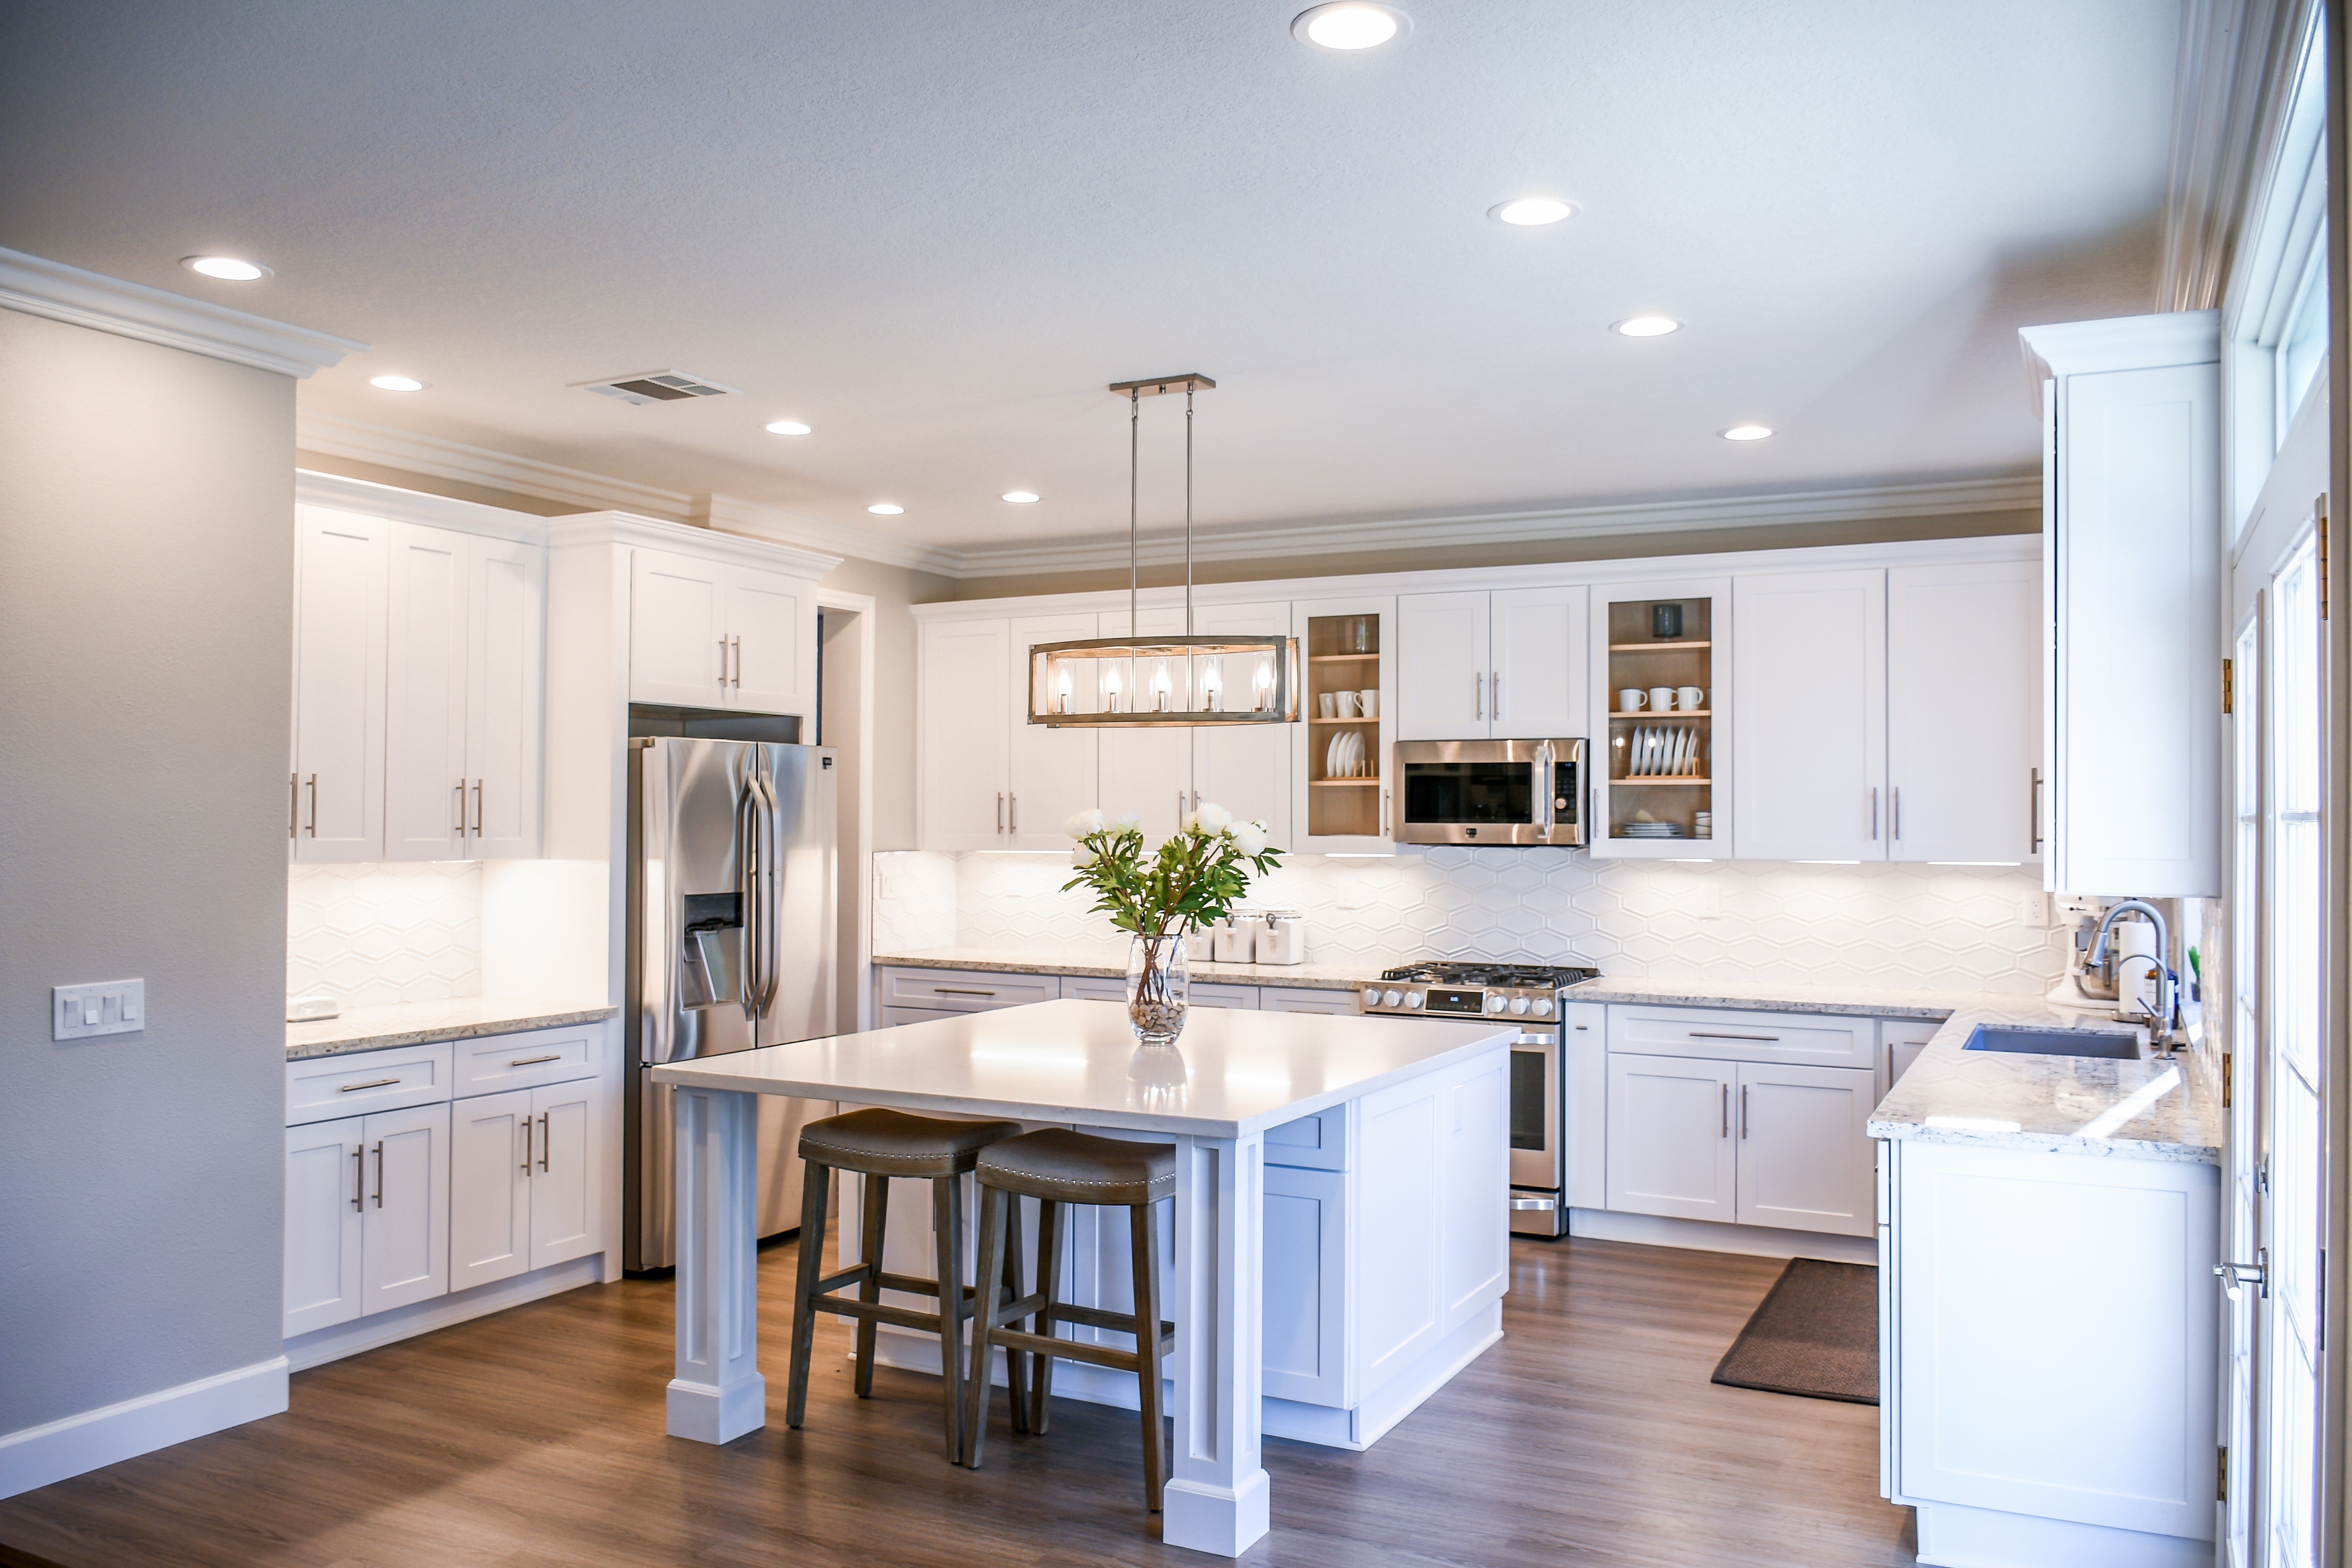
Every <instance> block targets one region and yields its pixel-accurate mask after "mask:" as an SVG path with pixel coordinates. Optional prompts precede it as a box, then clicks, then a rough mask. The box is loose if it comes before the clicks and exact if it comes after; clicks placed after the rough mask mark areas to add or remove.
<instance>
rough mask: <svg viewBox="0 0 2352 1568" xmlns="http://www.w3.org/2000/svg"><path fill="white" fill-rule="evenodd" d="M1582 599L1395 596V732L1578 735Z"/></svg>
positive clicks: (1410, 736) (1583, 595)
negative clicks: (1396, 662)
mask: <svg viewBox="0 0 2352 1568" xmlns="http://www.w3.org/2000/svg"><path fill="white" fill-rule="evenodd" d="M1588 598H1589V595H1588V593H1587V591H1586V590H1585V589H1584V588H1582V587H1581V586H1576V587H1561V588H1508V589H1499V590H1496V591H1494V592H1491V593H1489V592H1486V591H1485V590H1475V591H1471V592H1466V593H1453V594H1406V595H1402V596H1400V597H1399V598H1398V600H1397V652H1398V655H1399V660H1398V667H1397V701H1396V708H1397V711H1396V738H1397V739H1398V740H1400V741H1470V740H1485V739H1489V738H1492V739H1496V740H1528V741H1539V740H1543V739H1546V738H1548V737H1549V738H1559V737H1568V736H1577V735H1581V734H1583V733H1584V726H1585V715H1586V712H1587V709H1586V706H1585V700H1586V699H1585V692H1586V682H1585V679H1584V671H1583V660H1584V653H1585V636H1586V633H1585V624H1584V623H1585V611H1586V603H1587V600H1588Z"/></svg>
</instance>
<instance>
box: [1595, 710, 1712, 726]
mask: <svg viewBox="0 0 2352 1568" xmlns="http://www.w3.org/2000/svg"><path fill="white" fill-rule="evenodd" d="M1609 717H1611V718H1612V719H1634V720H1646V721H1649V722H1651V723H1653V724H1656V723H1660V722H1663V721H1666V720H1672V719H1712V718H1714V717H1715V713H1714V711H1713V710H1710V709H1706V708H1688V709H1685V708H1675V709H1669V710H1667V711H1665V712H1664V713H1653V712H1651V711H1650V710H1648V709H1646V708H1643V709H1639V710H1636V711H1634V712H1632V713H1612V714H1611V715H1609Z"/></svg>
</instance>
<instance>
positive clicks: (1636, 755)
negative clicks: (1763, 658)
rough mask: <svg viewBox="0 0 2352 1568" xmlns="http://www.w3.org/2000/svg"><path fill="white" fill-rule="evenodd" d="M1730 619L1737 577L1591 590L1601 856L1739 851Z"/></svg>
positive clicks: (1596, 844) (1709, 855)
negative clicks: (1734, 835)
mask: <svg viewBox="0 0 2352 1568" xmlns="http://www.w3.org/2000/svg"><path fill="white" fill-rule="evenodd" d="M1731 629H1732V595H1731V580H1730V579H1729V578H1727V577H1668V578H1662V579H1659V580H1657V581H1655V582H1649V583H1611V584H1603V585H1602V586H1601V587H1598V588H1595V589H1594V590H1593V591H1592V632H1591V636H1592V657H1591V667H1590V668H1591V678H1590V679H1591V685H1592V696H1591V702H1592V711H1593V712H1595V713H1600V714H1606V715H1607V716H1608V722H1607V725H1606V733H1605V734H1596V735H1595V736H1594V737H1593V744H1592V746H1591V750H1590V752H1588V756H1587V771H1588V773H1590V774H1591V778H1592V781H1593V801H1592V814H1591V822H1592V826H1591V837H1590V838H1589V840H1588V842H1589V844H1590V847H1591V850H1592V852H1593V853H1594V854H1595V855H1601V856H1624V857H1648V858H1683V859H1693V858H1696V859H1723V858H1729V856H1730V855H1731V853H1732V851H1733V849H1734V847H1735V841H1733V840H1732V839H1731V837H1730V833H1729V828H1730V823H1729V822H1728V820H1726V819H1725V818H1726V814H1727V812H1728V809H1729V807H1730V805H1731V801H1732V791H1731V788H1730V779H1729V777H1728V776H1727V775H1728V772H1729V770H1728V769H1727V767H1726V766H1725V765H1724V763H1725V762H1726V760H1727V757H1728V755H1729V745H1730V741H1731V738H1732V736H1733V735H1734V734H1735V733H1736V732H1737V731H1735V730H1734V729H1733V728H1732V726H1731V724H1730V722H1729V721H1728V718H1727V715H1728V714H1729V712H1730V711H1731V692H1730V688H1731V686H1732V677H1731V660H1730V659H1728V658H1725V657H1723V656H1724V654H1725V650H1726V648H1727V646H1728V643H1729V639H1730V636H1731ZM1594 728H1595V729H1596V730H1600V729H1601V728H1602V726H1601V725H1598V724H1596V725H1595V726H1594Z"/></svg>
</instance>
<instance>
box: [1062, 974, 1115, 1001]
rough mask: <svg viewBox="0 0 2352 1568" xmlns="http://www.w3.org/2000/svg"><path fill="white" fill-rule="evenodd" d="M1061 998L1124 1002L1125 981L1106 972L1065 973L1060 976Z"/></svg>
mask: <svg viewBox="0 0 2352 1568" xmlns="http://www.w3.org/2000/svg"><path fill="white" fill-rule="evenodd" d="M1062 1000H1063V1001H1065V1002H1070V1001H1077V1002H1124V1001H1126V1000H1127V982H1126V981H1124V980H1121V979H1118V978H1116V977H1114V976H1111V975H1108V974H1065V975H1063V976H1062Z"/></svg>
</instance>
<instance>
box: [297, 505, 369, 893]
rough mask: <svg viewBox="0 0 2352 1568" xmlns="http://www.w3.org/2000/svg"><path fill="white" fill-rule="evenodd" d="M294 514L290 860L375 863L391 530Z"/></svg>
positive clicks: (334, 516) (331, 516)
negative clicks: (294, 569)
mask: <svg viewBox="0 0 2352 1568" xmlns="http://www.w3.org/2000/svg"><path fill="white" fill-rule="evenodd" d="M295 517H296V530H295V531H296V551H297V555H296V578H295V591H294V770H293V771H294V779H293V787H292V789H291V790H290V791H289V794H290V795H291V797H292V800H291V804H292V806H293V809H294V815H293V816H291V817H290V818H289V822H288V826H289V830H290V834H289V837H291V840H292V843H293V846H294V858H295V859H297V860H299V861H306V862H308V861H325V860H381V859H383V689H384V686H383V682H384V615H385V606H384V577H385V574H386V572H387V571H388V570H389V566H390V558H391V540H392V524H391V523H389V522H387V521H384V520H383V519H382V518H378V517H359V516H356V515H354V514H352V513H351V512H341V511H327V510H321V509H320V508H318V507H307V506H306V507H298V508H297V509H296V510H295Z"/></svg>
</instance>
